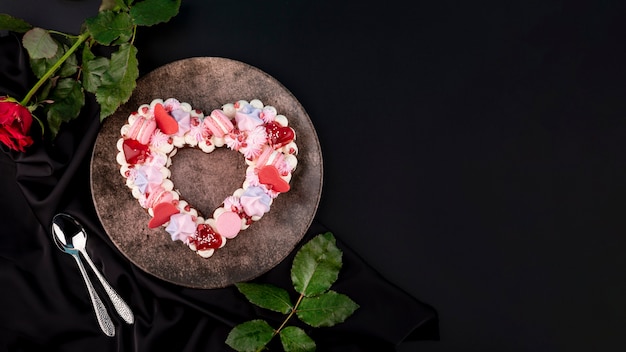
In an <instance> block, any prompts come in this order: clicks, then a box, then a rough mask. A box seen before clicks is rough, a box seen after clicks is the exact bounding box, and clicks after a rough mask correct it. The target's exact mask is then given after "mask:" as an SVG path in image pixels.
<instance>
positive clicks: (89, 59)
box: [82, 45, 109, 93]
mask: <svg viewBox="0 0 626 352" xmlns="http://www.w3.org/2000/svg"><path fill="white" fill-rule="evenodd" d="M82 61H83V87H84V88H85V90H86V91H88V92H90V93H96V91H97V90H98V87H100V84H102V76H103V75H104V73H105V72H106V71H107V70H108V69H109V59H107V58H106V57H96V56H95V55H94V54H93V53H92V52H91V50H90V49H89V47H88V46H86V45H85V48H84V49H83V60H82Z"/></svg>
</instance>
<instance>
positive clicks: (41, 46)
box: [22, 27, 58, 59]
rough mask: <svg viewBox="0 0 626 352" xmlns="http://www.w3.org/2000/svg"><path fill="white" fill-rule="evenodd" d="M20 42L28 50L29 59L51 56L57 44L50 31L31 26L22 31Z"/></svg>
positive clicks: (55, 51) (55, 50)
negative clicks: (29, 28)
mask: <svg viewBox="0 0 626 352" xmlns="http://www.w3.org/2000/svg"><path fill="white" fill-rule="evenodd" d="M22 44H23V45H24V48H26V50H27V51H28V55H29V56H30V58H31V59H49V58H52V57H53V56H54V55H55V54H56V53H57V49H58V44H57V43H56V41H55V40H54V39H52V37H51V36H50V33H49V32H48V31H47V30H45V29H42V28H38V27H36V28H33V29H31V30H29V31H28V32H26V33H24V36H23V37H22Z"/></svg>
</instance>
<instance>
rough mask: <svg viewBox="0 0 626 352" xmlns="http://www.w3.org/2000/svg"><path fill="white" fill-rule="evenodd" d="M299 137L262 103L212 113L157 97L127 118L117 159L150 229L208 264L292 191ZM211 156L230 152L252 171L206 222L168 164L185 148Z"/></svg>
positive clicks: (241, 103) (244, 103)
mask: <svg viewBox="0 0 626 352" xmlns="http://www.w3.org/2000/svg"><path fill="white" fill-rule="evenodd" d="M295 140H296V134H295V131H294V130H293V128H291V127H290V126H289V124H288V120H287V118H286V117H285V116H284V115H281V114H279V113H278V111H277V110H276V108H274V107H273V106H269V105H267V106H266V105H264V104H263V103H262V102H261V101H260V100H258V99H253V100H251V101H246V100H239V101H237V102H234V103H227V104H224V105H223V106H222V107H221V108H220V109H214V110H212V111H211V113H210V114H209V115H205V114H204V113H203V112H202V111H201V110H197V109H193V108H192V107H191V106H190V105H189V104H188V103H184V102H180V101H178V100H177V99H175V98H169V99H166V100H162V99H155V100H153V101H152V102H151V103H150V104H143V105H141V106H139V108H138V109H137V110H136V111H135V112H133V113H131V114H130V115H129V116H128V119H127V123H126V124H125V125H124V126H122V128H121V129H120V138H119V140H118V143H117V150H118V154H117V157H116V160H117V162H118V164H119V165H120V173H121V175H122V176H123V178H124V179H125V182H126V186H127V187H128V188H129V189H130V190H131V192H132V195H133V197H134V198H135V199H137V201H138V202H139V205H140V206H141V207H143V208H144V209H146V210H147V212H148V214H149V215H150V216H151V219H150V221H149V222H148V224H147V226H148V227H149V228H152V229H156V228H160V227H162V228H164V230H165V232H167V234H169V236H170V237H171V239H172V241H181V242H183V243H184V244H186V245H187V246H189V248H190V249H192V250H194V251H196V252H197V253H198V254H199V255H200V256H202V257H204V258H208V257H211V256H212V255H213V254H214V252H215V250H217V249H219V248H222V247H223V246H224V245H225V244H226V242H227V241H228V240H231V239H234V238H235V237H237V236H238V235H239V234H240V232H241V231H243V230H245V229H247V228H248V227H249V226H250V225H251V224H252V223H253V222H255V221H259V220H260V219H261V218H262V217H263V215H264V214H266V213H268V212H269V211H270V208H271V206H272V203H273V201H274V199H275V198H276V197H277V196H278V195H279V194H281V193H285V192H288V191H289V190H290V181H291V177H292V172H293V171H294V170H295V168H296V166H297V163H298V161H297V158H296V155H297V153H298V147H297V145H296V143H295ZM185 147H191V148H198V149H200V150H202V151H203V152H205V153H211V152H212V151H214V150H215V148H220V147H225V148H228V149H231V150H233V151H237V152H239V153H241V154H242V155H243V156H244V157H245V162H246V164H247V165H248V167H247V169H246V173H245V175H242V179H243V182H242V186H241V187H240V188H238V189H236V190H235V191H234V192H233V193H232V195H229V196H227V197H226V198H225V199H224V201H223V203H222V204H221V205H220V206H219V207H218V208H217V209H215V210H214V212H213V214H209V215H208V216H207V217H203V216H202V214H200V213H199V212H198V211H197V210H196V209H195V208H194V207H193V206H192V205H190V204H188V203H187V202H186V201H185V200H184V199H183V197H182V195H181V194H179V193H178V191H176V190H175V188H174V184H173V182H172V181H171V179H170V177H171V172H170V170H169V166H170V165H171V163H172V157H174V156H175V155H176V152H177V150H178V149H179V148H185Z"/></svg>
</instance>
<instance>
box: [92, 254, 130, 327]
mask: <svg viewBox="0 0 626 352" xmlns="http://www.w3.org/2000/svg"><path fill="white" fill-rule="evenodd" d="M80 252H81V253H82V254H83V257H85V260H87V263H88V264H89V266H90V267H91V269H92V270H93V272H94V273H95V274H96V277H97V278H98V280H100V283H101V284H102V287H104V290H105V291H106V293H107V294H108V295H109V298H110V299H111V302H112V303H113V307H114V308H115V310H116V311H117V314H119V315H120V317H122V319H124V321H125V322H126V323H128V324H132V323H133V322H134V321H135V315H134V314H133V311H132V310H131V309H130V307H129V306H128V304H126V302H124V300H123V299H122V297H120V295H119V294H117V292H115V290H114V289H113V287H111V285H110V284H109V283H108V282H107V280H106V279H105V278H104V276H103V275H102V274H101V273H100V271H99V270H98V268H96V266H95V265H94V263H93V261H91V258H90V257H89V254H87V251H85V250H81V251H80Z"/></svg>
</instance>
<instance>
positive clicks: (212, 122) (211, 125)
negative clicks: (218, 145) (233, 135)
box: [204, 109, 235, 138]
mask: <svg viewBox="0 0 626 352" xmlns="http://www.w3.org/2000/svg"><path fill="white" fill-rule="evenodd" d="M204 125H205V126H206V127H207V128H208V129H209V130H210V131H211V133H213V135H214V136H216V137H220V138H221V137H224V136H225V135H226V134H228V133H230V132H231V131H232V130H233V129H234V128H235V126H234V125H233V123H232V122H231V121H230V119H229V118H228V116H226V115H225V114H224V112H223V111H222V110H218V109H216V110H213V111H212V112H211V115H209V116H207V117H206V118H205V119H204Z"/></svg>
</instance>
